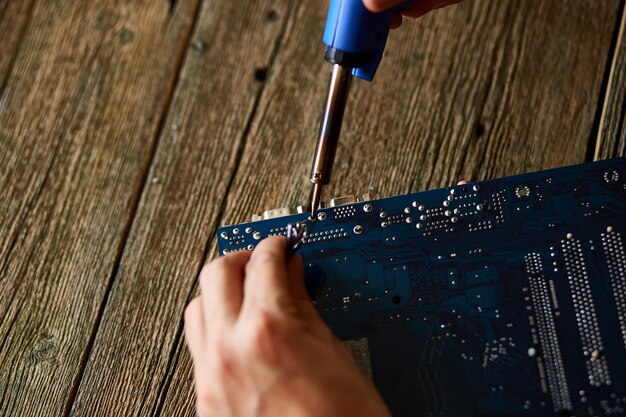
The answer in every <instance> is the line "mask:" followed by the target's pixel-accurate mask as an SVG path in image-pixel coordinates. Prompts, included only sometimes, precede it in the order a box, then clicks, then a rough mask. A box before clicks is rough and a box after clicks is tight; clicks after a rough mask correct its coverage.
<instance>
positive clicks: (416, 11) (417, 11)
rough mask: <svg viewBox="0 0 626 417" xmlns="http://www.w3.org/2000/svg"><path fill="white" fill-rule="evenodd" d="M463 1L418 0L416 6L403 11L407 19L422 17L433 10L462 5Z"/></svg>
mask: <svg viewBox="0 0 626 417" xmlns="http://www.w3.org/2000/svg"><path fill="white" fill-rule="evenodd" d="M461 1H462V0H418V1H417V2H416V3H415V4H414V5H412V6H411V7H409V8H407V9H406V10H403V11H402V14H403V15H404V16H407V17H413V18H415V17H421V16H424V15H425V14H426V13H428V12H430V11H431V10H435V9H439V8H441V7H445V6H448V5H451V4H456V3H460V2H461Z"/></svg>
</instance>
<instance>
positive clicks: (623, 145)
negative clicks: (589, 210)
mask: <svg viewBox="0 0 626 417" xmlns="http://www.w3.org/2000/svg"><path fill="white" fill-rule="evenodd" d="M625 37H626V10H622V16H621V22H620V26H619V32H618V33H617V35H616V42H615V50H614V52H613V56H612V59H611V70H610V73H609V79H608V81H607V88H606V94H605V96H604V97H603V99H604V106H603V108H602V116H601V118H600V126H599V128H598V136H597V140H596V147H595V154H594V159H596V160H598V159H607V158H614V157H617V156H626V126H624V118H625V117H626V38H625Z"/></svg>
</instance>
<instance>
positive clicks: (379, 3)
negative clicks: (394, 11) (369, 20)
mask: <svg viewBox="0 0 626 417" xmlns="http://www.w3.org/2000/svg"><path fill="white" fill-rule="evenodd" d="M404 1H405V0H363V4H364V5H365V7H366V8H367V9H368V10H369V11H370V12H374V13H377V12H382V11H383V10H387V9H388V8H390V7H393V6H397V5H398V4H400V3H404Z"/></svg>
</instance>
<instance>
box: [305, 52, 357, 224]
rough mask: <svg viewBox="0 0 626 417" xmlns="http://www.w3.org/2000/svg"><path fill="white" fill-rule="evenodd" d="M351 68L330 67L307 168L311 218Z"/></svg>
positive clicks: (329, 165)
mask: <svg viewBox="0 0 626 417" xmlns="http://www.w3.org/2000/svg"><path fill="white" fill-rule="evenodd" d="M351 71H352V69H351V68H346V67H343V66H341V65H339V64H334V65H333V68H332V72H331V74H330V82H329V85H328V95H327V96H326V104H325V105H324V114H323V116H322V121H321V123H320V132H319V136H318V139H317V146H316V148H315V156H314V157H313V167H312V168H311V178H310V180H311V182H312V183H313V188H312V190H311V198H310V204H311V219H314V218H315V217H316V215H317V210H318V207H319V204H320V200H321V198H322V186H323V185H327V184H328V183H329V182H330V176H331V174H332V170H333V161H334V159H335V152H336V151H337V144H338V142H339V134H340V133H341V122H342V121H343V112H344V110H345V108H346V101H347V100H348V92H349V91H350V82H351V81H352V73H351Z"/></svg>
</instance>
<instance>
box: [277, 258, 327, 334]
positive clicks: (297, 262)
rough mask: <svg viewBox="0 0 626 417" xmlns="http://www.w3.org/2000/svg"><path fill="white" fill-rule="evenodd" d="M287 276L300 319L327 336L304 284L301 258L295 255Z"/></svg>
mask: <svg viewBox="0 0 626 417" xmlns="http://www.w3.org/2000/svg"><path fill="white" fill-rule="evenodd" d="M287 275H288V280H289V289H290V291H291V295H292V296H293V298H294V300H295V302H296V305H297V308H298V312H299V314H300V317H302V319H303V320H304V322H305V323H306V325H307V326H309V327H310V328H311V329H312V330H313V331H314V332H316V333H317V334H322V333H323V334H327V333H329V332H330V330H329V329H328V326H326V323H324V320H323V319H322V317H321V316H320V314H319V312H318V311H317V309H316V308H315V305H314V304H313V301H312V300H311V297H309V293H308V292H307V290H306V286H305V284H304V263H303V260H302V256H301V255H300V254H299V253H296V254H295V255H294V256H293V257H292V258H291V259H289V262H288V264H287Z"/></svg>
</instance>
